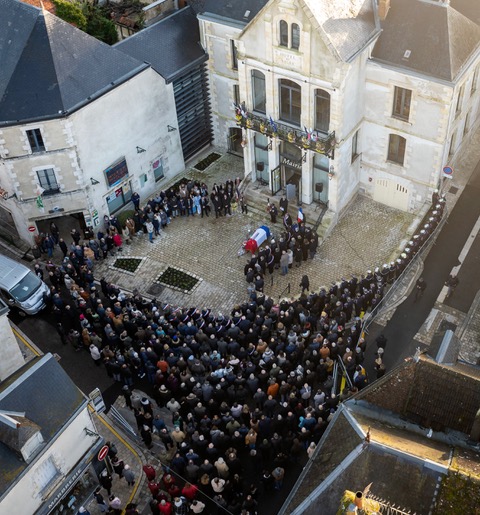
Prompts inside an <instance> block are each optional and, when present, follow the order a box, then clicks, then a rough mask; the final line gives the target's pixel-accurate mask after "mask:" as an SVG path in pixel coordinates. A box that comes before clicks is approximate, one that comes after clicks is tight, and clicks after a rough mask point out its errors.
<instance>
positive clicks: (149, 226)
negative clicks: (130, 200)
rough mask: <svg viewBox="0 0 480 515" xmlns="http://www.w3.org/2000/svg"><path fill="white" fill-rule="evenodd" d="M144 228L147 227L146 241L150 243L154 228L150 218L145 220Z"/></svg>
mask: <svg viewBox="0 0 480 515" xmlns="http://www.w3.org/2000/svg"><path fill="white" fill-rule="evenodd" d="M145 228H146V229H147V234H148V241H149V242H150V243H153V240H154V237H153V231H154V230H155V227H154V226H153V224H152V222H151V221H150V220H147V221H146V222H145Z"/></svg>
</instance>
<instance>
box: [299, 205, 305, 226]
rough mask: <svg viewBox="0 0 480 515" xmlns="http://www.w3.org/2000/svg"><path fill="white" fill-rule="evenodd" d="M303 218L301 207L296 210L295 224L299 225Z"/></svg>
mask: <svg viewBox="0 0 480 515" xmlns="http://www.w3.org/2000/svg"><path fill="white" fill-rule="evenodd" d="M304 219H305V217H304V216H303V209H302V208H301V207H299V208H298V215H297V222H298V223H299V224H301V223H303V220H304Z"/></svg>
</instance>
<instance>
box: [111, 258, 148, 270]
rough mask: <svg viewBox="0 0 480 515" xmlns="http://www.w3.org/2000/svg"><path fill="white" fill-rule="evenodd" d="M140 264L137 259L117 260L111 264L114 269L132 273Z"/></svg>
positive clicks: (139, 260)
mask: <svg viewBox="0 0 480 515" xmlns="http://www.w3.org/2000/svg"><path fill="white" fill-rule="evenodd" d="M141 262H142V260H141V259H139V258H118V259H116V260H115V263H113V267H114V268H119V269H120V270H125V271H126V272H132V273H134V272H135V271H136V270H137V268H138V267H139V266H140V263H141Z"/></svg>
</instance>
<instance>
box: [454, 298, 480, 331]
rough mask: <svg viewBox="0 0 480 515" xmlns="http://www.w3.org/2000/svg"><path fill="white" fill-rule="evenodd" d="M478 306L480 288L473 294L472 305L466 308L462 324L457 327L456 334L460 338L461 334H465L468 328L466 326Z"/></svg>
mask: <svg viewBox="0 0 480 515" xmlns="http://www.w3.org/2000/svg"><path fill="white" fill-rule="evenodd" d="M479 307H480V290H479V291H478V292H477V294H476V295H475V298H474V299H473V302H472V305H471V306H470V309H469V310H468V313H467V316H466V317H465V319H464V321H463V323H462V325H461V326H460V327H459V329H458V333H457V336H458V337H459V338H460V339H462V338H463V335H464V334H465V331H466V330H467V329H468V326H469V325H470V323H471V321H472V319H473V317H474V316H475V314H476V312H477V310H478V309H479Z"/></svg>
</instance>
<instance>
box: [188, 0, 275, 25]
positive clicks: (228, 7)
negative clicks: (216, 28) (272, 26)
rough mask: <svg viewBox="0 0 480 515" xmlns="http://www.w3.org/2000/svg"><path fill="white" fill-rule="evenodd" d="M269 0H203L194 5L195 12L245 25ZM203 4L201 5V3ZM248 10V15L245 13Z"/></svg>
mask: <svg viewBox="0 0 480 515" xmlns="http://www.w3.org/2000/svg"><path fill="white" fill-rule="evenodd" d="M268 1H269V0H205V1H204V2H200V3H199V6H198V7H196V11H197V14H203V15H206V16H208V15H212V14H213V15H214V17H218V18H223V19H227V20H232V21H234V22H236V23H237V24H239V25H243V26H244V25H247V24H248V23H249V22H250V21H251V20H253V18H254V17H255V16H256V15H257V14H258V13H259V11H260V10H261V9H263V7H264V6H265V5H267V3H268ZM202 3H203V4H204V5H203V7H202V5H201V4H202ZM247 11H250V14H249V15H248V17H245V13H246V12H247Z"/></svg>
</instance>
